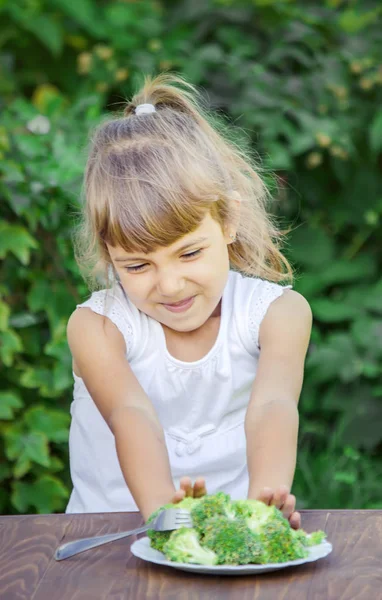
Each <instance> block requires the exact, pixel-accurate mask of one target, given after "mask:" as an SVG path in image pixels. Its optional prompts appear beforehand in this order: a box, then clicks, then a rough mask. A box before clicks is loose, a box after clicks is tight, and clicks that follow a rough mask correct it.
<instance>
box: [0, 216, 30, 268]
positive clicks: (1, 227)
mask: <svg viewBox="0 0 382 600" xmlns="http://www.w3.org/2000/svg"><path fill="white" fill-rule="evenodd" d="M36 248H38V243H37V241H36V240H35V239H34V238H33V237H32V236H31V235H30V234H29V233H28V231H27V230H26V229H25V228H24V227H22V226H21V225H11V224H10V223H7V222H6V221H0V259H2V258H5V257H6V255H7V254H8V252H12V253H13V254H14V255H15V256H16V257H17V258H18V259H19V261H20V262H21V263H22V264H23V265H27V264H28V263H29V258H30V250H35V249H36Z"/></svg>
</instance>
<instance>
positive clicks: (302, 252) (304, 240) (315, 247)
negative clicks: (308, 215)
mask: <svg viewBox="0 0 382 600" xmlns="http://www.w3.org/2000/svg"><path fill="white" fill-rule="evenodd" d="M289 245H290V253H291V257H292V260H293V261H296V262H298V263H300V264H302V265H303V266H306V267H309V268H311V269H316V268H319V269H320V270H321V269H322V268H323V266H324V265H327V264H329V263H330V262H331V261H332V260H333V259H334V256H335V246H334V241H333V239H332V238H331V237H329V235H328V234H327V233H326V232H325V231H324V230H323V229H319V228H318V227H312V225H310V224H308V223H305V224H304V225H302V226H300V227H298V228H297V229H295V230H294V231H292V233H291V234H290V236H289ZM308 248H309V252H308V251H307V249H308Z"/></svg>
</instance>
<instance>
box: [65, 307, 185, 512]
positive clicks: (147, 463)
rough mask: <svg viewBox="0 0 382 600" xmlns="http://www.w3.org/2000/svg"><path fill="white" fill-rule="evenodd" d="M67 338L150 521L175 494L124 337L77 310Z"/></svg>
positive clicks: (158, 426)
mask: <svg viewBox="0 0 382 600" xmlns="http://www.w3.org/2000/svg"><path fill="white" fill-rule="evenodd" d="M67 335H68V342H69V346H70V350H71V352H72V356H73V358H74V360H75V363H76V366H77V368H78V369H79V371H80V375H81V377H82V379H83V380H84V382H85V385H86V387H87V389H88V391H89V393H90V395H91V397H92V399H93V400H94V402H95V404H96V406H97V408H98V410H99V411H100V413H101V414H102V416H103V418H104V419H105V421H106V423H107V424H108V426H109V428H110V430H111V431H112V433H113V434H114V436H115V443H116V450H117V455H118V460H119V463H120V466H121V470H122V473H123V476H124V478H125V481H126V484H127V486H128V487H129V489H130V491H131V493H132V495H133V497H134V500H135V502H136V504H137V506H138V508H139V510H140V511H141V513H142V515H143V518H144V519H145V520H146V519H147V518H148V516H149V515H150V514H151V513H152V512H153V511H154V510H155V509H156V508H158V507H159V506H161V505H163V504H165V503H167V502H171V499H172V497H173V496H174V493H175V487H174V484H173V481H172V477H171V470H170V464H169V458H168V453H167V448H166V443H165V438H164V434H163V429H162V426H161V424H160V422H159V420H158V417H157V415H156V412H155V410H154V407H153V405H152V403H151V402H150V400H149V398H148V397H147V395H146V393H145V392H144V390H143V388H142V387H141V385H140V383H139V382H138V380H137V378H136V377H135V375H134V373H133V371H132V369H131V367H130V365H129V363H128V361H127V360H126V357H125V352H126V346H125V342H124V339H123V336H122V334H121V333H120V331H119V330H118V329H117V327H116V326H115V325H114V324H113V323H112V322H111V321H110V320H109V319H107V318H104V317H102V316H101V315H98V314H96V313H94V312H93V311H91V310H90V309H88V308H80V309H77V310H76V311H75V312H74V313H73V314H72V316H71V317H70V319H69V322H68V328H67Z"/></svg>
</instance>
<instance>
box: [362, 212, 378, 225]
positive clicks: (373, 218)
mask: <svg viewBox="0 0 382 600" xmlns="http://www.w3.org/2000/svg"><path fill="white" fill-rule="evenodd" d="M364 218H365V221H366V223H367V224H368V225H378V224H379V214H378V213H377V212H375V210H368V211H367V212H365V214H364Z"/></svg>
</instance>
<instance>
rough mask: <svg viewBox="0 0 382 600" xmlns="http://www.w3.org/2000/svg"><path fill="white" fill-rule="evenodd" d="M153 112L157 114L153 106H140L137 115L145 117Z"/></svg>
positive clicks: (136, 110)
mask: <svg viewBox="0 0 382 600" xmlns="http://www.w3.org/2000/svg"><path fill="white" fill-rule="evenodd" d="M153 112H156V109H155V106H154V105H153V104H139V105H138V106H137V107H136V109H135V114H136V115H144V114H148V113H153Z"/></svg>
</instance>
